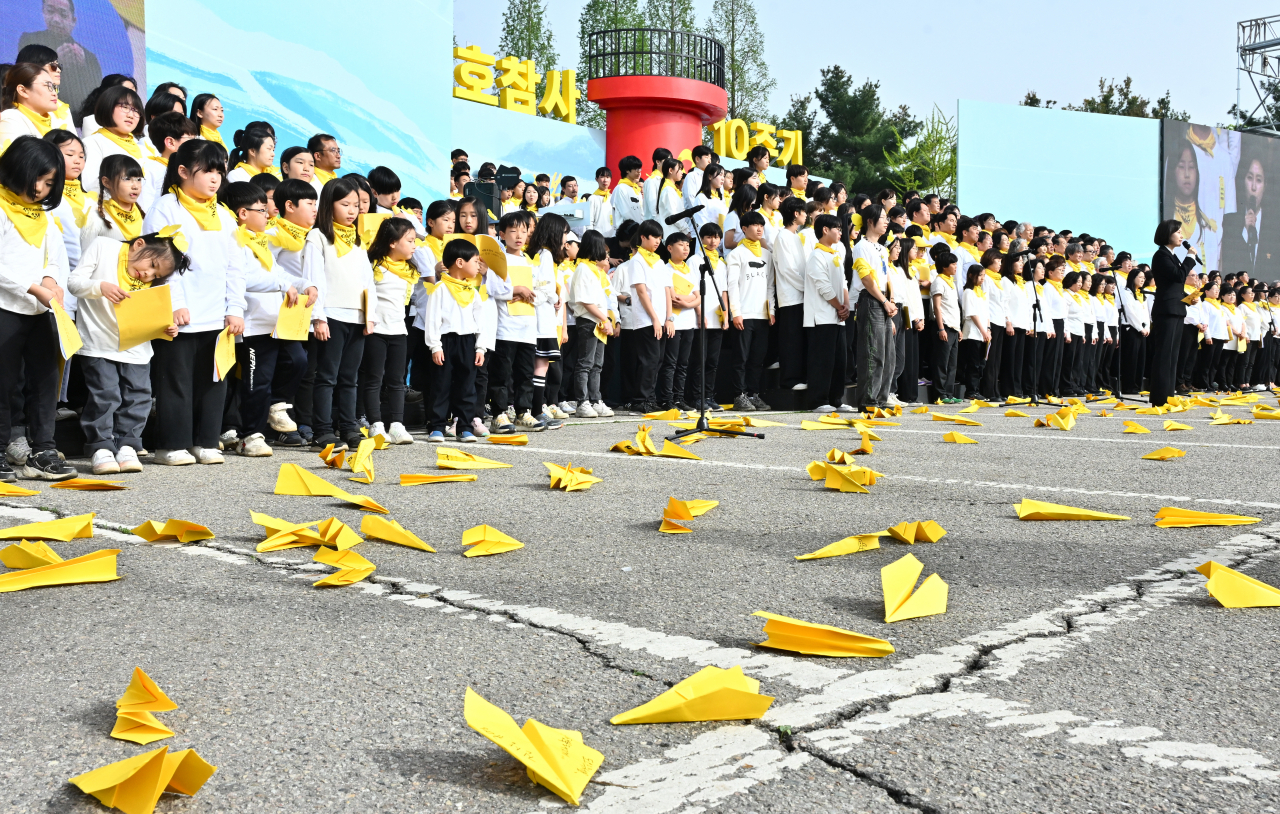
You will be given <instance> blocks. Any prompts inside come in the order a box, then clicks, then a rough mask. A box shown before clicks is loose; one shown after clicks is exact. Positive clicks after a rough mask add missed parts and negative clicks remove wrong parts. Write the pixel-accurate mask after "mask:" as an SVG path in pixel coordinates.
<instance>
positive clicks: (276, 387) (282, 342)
mask: <svg viewBox="0 0 1280 814" xmlns="http://www.w3.org/2000/svg"><path fill="white" fill-rule="evenodd" d="M236 364H237V365H239V366H240V378H239V379H238V380H237V388H238V389H239V391H240V425H239V427H238V428H237V429H239V431H240V437H241V438H247V437H249V436H250V435H253V434H254V433H265V432H266V431H267V416H268V414H269V413H270V412H271V405H272V404H273V403H274V402H275V394H276V392H278V391H279V392H293V391H295V390H297V388H298V382H299V380H301V379H302V375H303V374H304V373H306V372H307V352H306V351H305V350H303V347H302V343H301V342H295V341H290V340H288V339H275V338H273V337H272V336H271V335H270V334H259V335H258V336H246V337H245V338H244V341H243V342H241V343H240V344H238V345H236Z"/></svg>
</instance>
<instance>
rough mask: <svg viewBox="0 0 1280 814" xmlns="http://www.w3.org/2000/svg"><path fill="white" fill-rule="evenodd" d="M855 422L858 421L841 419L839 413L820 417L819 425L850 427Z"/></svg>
mask: <svg viewBox="0 0 1280 814" xmlns="http://www.w3.org/2000/svg"><path fill="white" fill-rule="evenodd" d="M867 415H871V414H870V413H868V414H867ZM855 420H857V419H852V418H843V417H841V415H840V414H839V413H827V414H826V415H820V416H818V423H820V424H833V425H835V426H837V427H848V426H849V425H850V424H852V423H853V422H854V421H855Z"/></svg>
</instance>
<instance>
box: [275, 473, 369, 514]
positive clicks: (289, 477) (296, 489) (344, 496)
mask: <svg viewBox="0 0 1280 814" xmlns="http://www.w3.org/2000/svg"><path fill="white" fill-rule="evenodd" d="M275 492H276V494H277V495H298V496H301V497H336V498H338V499H339V500H344V501H346V502H347V503H353V504H355V505H356V506H359V507H360V508H362V509H365V510H366V511H370V512H378V513H379V514H387V513H388V510H387V509H386V507H384V506H382V505H381V504H380V503H378V502H377V501H376V500H374V499H373V498H371V497H367V496H365V495H353V494H351V493H350V492H348V491H346V490H345V489H343V488H341V487H339V486H335V485H333V484H332V483H329V482H328V481H327V480H325V479H324V478H321V477H319V476H317V475H313V474H312V473H310V472H308V471H307V470H305V469H303V468H302V467H300V466H298V465H297V464H281V465H280V474H279V475H278V476H277V477H276V488H275Z"/></svg>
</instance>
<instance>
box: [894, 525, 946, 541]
mask: <svg viewBox="0 0 1280 814" xmlns="http://www.w3.org/2000/svg"><path fill="white" fill-rule="evenodd" d="M888 534H889V536H890V537H892V538H893V539H895V540H900V541H902V542H904V543H911V544H912V545H914V544H916V543H936V542H938V541H939V540H941V539H942V538H943V537H946V536H947V530H946V529H944V528H943V527H942V526H939V525H938V524H937V523H935V522H934V521H932V520H919V521H916V522H914V523H899V524H898V525H896V526H890V527H889V530H888Z"/></svg>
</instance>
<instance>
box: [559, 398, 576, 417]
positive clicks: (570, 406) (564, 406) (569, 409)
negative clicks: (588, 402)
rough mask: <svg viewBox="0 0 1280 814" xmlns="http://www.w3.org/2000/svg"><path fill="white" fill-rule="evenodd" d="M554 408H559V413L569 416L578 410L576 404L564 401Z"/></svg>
mask: <svg viewBox="0 0 1280 814" xmlns="http://www.w3.org/2000/svg"><path fill="white" fill-rule="evenodd" d="M556 406H557V407H559V408H560V412H562V413H566V414H570V413H573V412H574V411H575V410H577V409H578V402H576V401H569V400H568V399H565V400H564V401H562V402H560V403H559V404H557V405H556Z"/></svg>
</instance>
